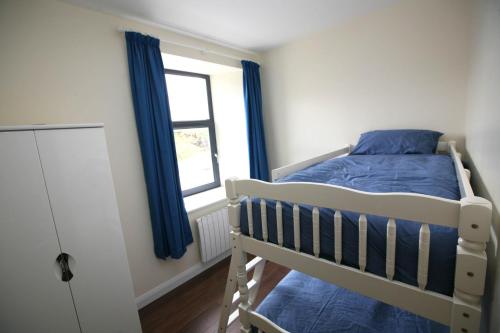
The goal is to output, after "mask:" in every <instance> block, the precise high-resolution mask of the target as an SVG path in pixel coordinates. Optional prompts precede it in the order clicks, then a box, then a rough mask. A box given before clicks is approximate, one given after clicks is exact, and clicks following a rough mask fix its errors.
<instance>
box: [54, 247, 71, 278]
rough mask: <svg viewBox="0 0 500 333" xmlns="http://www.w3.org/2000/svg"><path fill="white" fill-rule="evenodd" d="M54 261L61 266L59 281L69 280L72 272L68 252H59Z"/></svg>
mask: <svg viewBox="0 0 500 333" xmlns="http://www.w3.org/2000/svg"><path fill="white" fill-rule="evenodd" d="M56 262H57V263H58V264H59V267H61V281H63V282H68V281H70V280H71V279H72V278H73V273H71V269H70V268H69V254H67V253H61V254H60V255H58V256H57V258H56Z"/></svg>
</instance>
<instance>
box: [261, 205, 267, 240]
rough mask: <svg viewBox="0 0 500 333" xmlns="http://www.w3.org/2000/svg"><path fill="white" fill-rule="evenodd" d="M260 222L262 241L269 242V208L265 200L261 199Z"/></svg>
mask: <svg viewBox="0 0 500 333" xmlns="http://www.w3.org/2000/svg"><path fill="white" fill-rule="evenodd" d="M260 221H261V223H262V239H263V240H264V242H267V237H268V233H267V207H266V200H264V199H260Z"/></svg>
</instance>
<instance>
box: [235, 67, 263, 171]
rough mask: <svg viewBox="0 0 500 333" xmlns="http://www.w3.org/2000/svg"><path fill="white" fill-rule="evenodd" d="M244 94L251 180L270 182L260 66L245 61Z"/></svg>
mask: <svg viewBox="0 0 500 333" xmlns="http://www.w3.org/2000/svg"><path fill="white" fill-rule="evenodd" d="M241 65H242V67H243V94H244V96H245V111H246V118H247V135H248V153H249V157H250V178H253V179H260V180H264V181H269V167H268V164H267V153H266V140H265V138H264V121H263V119H262V96H261V92H260V73H259V65H258V64H256V63H255V62H252V61H246V60H243V61H242V62H241Z"/></svg>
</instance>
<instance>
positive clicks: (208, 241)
mask: <svg viewBox="0 0 500 333" xmlns="http://www.w3.org/2000/svg"><path fill="white" fill-rule="evenodd" d="M196 222H197V223H198V231H199V234H200V254H201V260H202V261H203V262H208V261H210V260H212V259H215V258H216V257H218V256H220V255H222V254H223V253H225V252H227V251H228V250H229V249H230V248H231V244H230V238H229V232H230V231H231V227H230V225H229V219H228V216H227V207H225V208H222V209H220V210H218V211H216V212H213V213H210V214H208V215H205V216H202V217H200V218H199V219H197V220H196Z"/></svg>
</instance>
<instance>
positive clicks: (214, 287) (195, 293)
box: [139, 258, 288, 333]
mask: <svg viewBox="0 0 500 333" xmlns="http://www.w3.org/2000/svg"><path fill="white" fill-rule="evenodd" d="M228 270H229V258H228V259H226V260H223V261H222V262H220V263H218V264H216V265H215V266H213V267H211V268H210V269H208V270H207V271H205V272H203V273H202V274H200V275H198V276H197V277H195V278H194V279H192V280H190V281H188V282H186V283H185V284H183V285H182V286H180V287H178V288H176V289H175V290H173V291H171V292H170V293H168V294H167V295H165V296H163V297H161V298H159V299H158V300H156V301H155V302H153V303H151V304H149V305H148V306H146V307H144V308H143V309H141V310H140V311H139V316H140V318H141V325H142V330H143V332H144V333H150V332H154V333H160V332H161V333H163V332H165V333H166V332H168V333H176V332H189V333H205V332H207V333H213V332H216V331H217V325H218V320H219V314H220V308H221V306H222V298H223V295H224V288H225V284H226V277H227V272H228ZM287 273H288V269H287V268H284V267H282V266H279V265H276V264H274V263H270V262H268V263H267V264H266V268H265V270H264V276H263V279H262V284H261V288H260V291H259V294H258V296H257V304H258V303H259V302H260V301H261V300H262V299H263V298H264V297H265V295H267V293H268V292H269V291H270V290H271V289H273V288H274V286H275V285H276V284H277V283H278V282H279V281H280V280H281V279H282V278H283V277H284V276H285V275H286V274H287ZM228 332H231V333H235V332H239V322H238V321H236V322H234V323H233V324H232V325H231V326H230V327H229V329H228Z"/></svg>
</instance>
